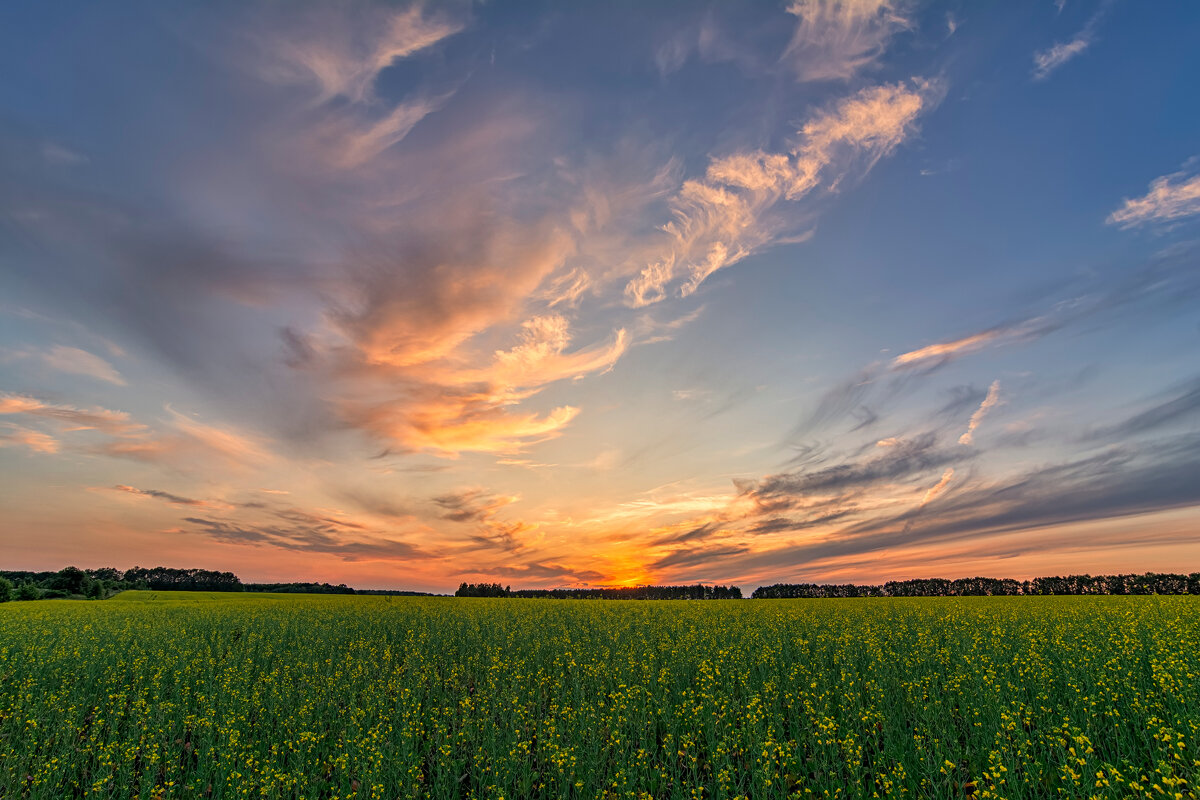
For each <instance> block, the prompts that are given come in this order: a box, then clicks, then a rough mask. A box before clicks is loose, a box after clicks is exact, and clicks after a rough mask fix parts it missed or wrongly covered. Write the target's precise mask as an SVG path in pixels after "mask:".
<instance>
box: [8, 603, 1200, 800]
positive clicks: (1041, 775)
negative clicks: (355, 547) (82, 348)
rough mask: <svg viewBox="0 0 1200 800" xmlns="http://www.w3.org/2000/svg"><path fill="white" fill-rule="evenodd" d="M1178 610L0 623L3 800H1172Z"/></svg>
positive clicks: (575, 607) (1179, 721)
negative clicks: (898, 799)
mask: <svg viewBox="0 0 1200 800" xmlns="http://www.w3.org/2000/svg"><path fill="white" fill-rule="evenodd" d="M1197 612H1200V598H1194V597H1014V598H919V599H918V598H913V599H868V600H798V601H754V602H727V603H715V602H710V603H700V602H687V601H659V602H647V601H613V602H596V601H539V600H483V599H479V600H476V599H454V598H396V599H390V598H380V597H345V596H296V595H231V594H230V595H219V594H213V595H206V594H190V593H152V592H129V593H126V594H123V595H120V596H118V597H117V598H114V599H112V600H109V601H106V602H103V603H72V602H69V601H41V602H30V603H21V604H15V603H14V604H5V605H0V798H5V800H7V799H8V798H34V799H36V798H62V797H88V798H91V797H103V798H131V797H136V798H193V797H194V798H243V797H245V798H249V797H254V798H314V799H315V798H459V797H461V798H497V799H499V798H505V800H524V798H605V799H606V800H607V799H609V798H613V799H615V798H645V799H646V800H649V799H650V798H663V799H666V798H680V799H681V798H705V799H709V798H811V797H821V798H834V797H837V798H857V797H868V798H870V797H913V798H960V799H961V798H979V800H983V799H984V798H1025V797H1029V798H1034V797H1037V798H1042V797H1045V798H1050V797H1054V798H1059V797H1070V798H1127V797H1139V798H1140V797H1147V798H1177V799H1178V800H1182V798H1191V797H1196V796H1197V791H1200V790H1198V789H1197V788H1196V786H1197V781H1200V752H1198V749H1197V748H1198V744H1200V737H1198V732H1200V680H1198V678H1200V613H1197Z"/></svg>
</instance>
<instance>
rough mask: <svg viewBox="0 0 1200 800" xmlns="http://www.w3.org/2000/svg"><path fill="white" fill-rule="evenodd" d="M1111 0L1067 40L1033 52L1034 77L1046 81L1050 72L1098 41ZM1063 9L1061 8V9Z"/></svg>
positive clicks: (1036, 79)
mask: <svg viewBox="0 0 1200 800" xmlns="http://www.w3.org/2000/svg"><path fill="white" fill-rule="evenodd" d="M1109 5H1111V3H1110V2H1105V3H1104V4H1103V5H1101V6H1100V10H1099V11H1097V12H1096V13H1095V14H1093V15H1092V16H1091V17H1089V18H1088V21H1087V22H1086V23H1084V26H1083V28H1082V29H1080V31H1079V33H1077V34H1075V37H1074V38H1072V39H1071V40H1070V41H1067V42H1057V43H1055V44H1054V46H1053V47H1050V48H1048V49H1046V50H1041V51H1039V52H1037V53H1034V54H1033V79H1034V80H1035V81H1044V80H1045V79H1046V78H1048V77H1050V73H1052V72H1054V71H1055V70H1056V69H1058V68H1059V67H1061V66H1062V65H1063V64H1066V63H1067V62H1068V61H1070V60H1071V59H1073V58H1075V57H1076V56H1078V55H1079V54H1080V53H1082V52H1083V51H1084V50H1087V49H1088V48H1089V47H1091V46H1092V44H1093V43H1094V42H1095V41H1096V29H1097V28H1098V27H1099V26H1100V21H1101V20H1102V19H1103V18H1104V14H1105V13H1106V12H1107V11H1108V6H1109ZM1059 10H1060V11H1061V8H1060V9H1059Z"/></svg>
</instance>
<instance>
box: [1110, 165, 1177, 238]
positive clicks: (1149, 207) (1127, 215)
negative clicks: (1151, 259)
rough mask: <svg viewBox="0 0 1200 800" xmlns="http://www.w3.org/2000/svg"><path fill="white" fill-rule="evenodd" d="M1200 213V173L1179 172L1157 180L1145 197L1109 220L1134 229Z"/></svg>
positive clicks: (1126, 206)
mask: <svg viewBox="0 0 1200 800" xmlns="http://www.w3.org/2000/svg"><path fill="white" fill-rule="evenodd" d="M1197 214H1200V174H1196V175H1191V176H1188V175H1187V174H1186V173H1184V172H1176V173H1173V174H1171V175H1164V176H1162V177H1161V178H1155V179H1154V180H1153V181H1151V182H1150V191H1148V192H1146V194H1145V195H1143V196H1142V197H1137V198H1134V199H1126V200H1125V204H1124V205H1123V206H1121V207H1120V208H1119V209H1117V210H1116V211H1114V212H1113V213H1111V214H1109V215H1108V219H1106V220H1105V222H1107V223H1108V224H1109V225H1120V226H1121V227H1122V228H1132V227H1135V226H1137V225H1146V224H1150V223H1159V222H1172V221H1174V220H1179V219H1183V218H1185V217H1193V216H1196V215H1197Z"/></svg>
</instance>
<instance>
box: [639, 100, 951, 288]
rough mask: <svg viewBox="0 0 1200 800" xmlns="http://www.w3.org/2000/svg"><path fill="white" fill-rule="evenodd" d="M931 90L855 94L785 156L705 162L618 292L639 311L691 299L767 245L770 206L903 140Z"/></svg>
mask: <svg viewBox="0 0 1200 800" xmlns="http://www.w3.org/2000/svg"><path fill="white" fill-rule="evenodd" d="M940 91H941V90H940V85H939V84H937V83H935V82H929V81H914V82H913V83H911V84H891V85H884V86H876V87H872V88H869V89H863V90H862V91H859V92H857V93H855V94H854V95H851V96H850V97H847V98H844V99H842V100H841V101H839V102H837V103H835V104H834V105H833V106H831V107H830V108H828V109H826V110H824V111H822V112H820V113H817V114H815V115H814V116H813V117H811V118H810V119H809V121H808V122H806V123H805V124H804V126H803V127H802V128H801V129H800V131H799V132H798V134H797V141H796V143H795V145H794V146H793V147H792V148H791V150H790V151H789V152H767V151H764V150H753V151H742V152H736V153H733V154H731V155H728V156H722V157H718V158H713V159H712V160H711V161H710V162H709V165H708V170H707V172H706V174H705V178H704V179H703V180H700V179H693V180H688V181H685V182H684V184H683V186H682V188H681V189H680V190H679V192H678V194H676V196H675V197H674V199H673V200H672V202H671V210H672V214H673V219H672V220H671V222H669V223H667V224H666V225H664V226H663V228H662V232H663V234H665V236H666V238H667V245H666V247H664V248H663V249H662V250H661V251H660V252H659V253H658V254H656V255H655V256H652V257H651V259H650V263H648V264H647V265H646V266H645V267H643V268H642V269H641V271H640V272H639V273H638V275H637V276H636V277H634V278H633V279H632V280H630V281H629V282H628V283H627V284H626V286H625V298H626V302H627V303H628V304H629V305H631V306H633V307H635V308H639V307H642V306H647V305H650V304H652V303H657V302H660V301H662V300H664V299H665V298H666V297H667V296H668V295H667V292H668V287H669V286H671V285H672V284H676V283H678V289H677V292H678V294H679V295H680V296H683V297H686V296H687V295H690V294H692V293H693V292H695V291H696V289H697V288H698V287H699V286H700V284H701V283H703V282H704V281H705V279H707V278H708V277H709V276H710V275H712V274H713V273H714V272H716V271H717V270H719V269H722V268H724V267H727V266H730V265H732V264H736V263H737V262H738V261H741V260H742V259H744V258H746V257H747V256H748V255H750V254H752V253H754V252H757V251H758V250H761V249H762V248H763V247H766V246H767V245H769V244H771V243H773V242H774V241H776V240H777V239H778V238H779V237H780V236H781V235H782V234H783V233H784V232H785V231H786V230H787V229H788V227H789V226H790V225H794V221H793V220H792V218H791V215H786V214H785V215H782V216H779V215H777V214H776V211H777V206H778V204H779V203H781V202H783V201H788V202H794V201H797V200H799V199H801V198H802V197H804V196H806V195H808V194H810V193H811V192H813V191H814V190H816V189H817V188H819V187H821V186H822V185H823V186H825V188H826V189H827V190H831V191H832V190H834V189H836V188H837V187H838V186H839V185H840V184H841V183H842V182H843V181H845V180H847V179H848V177H849V175H850V172H851V170H852V169H853V168H855V167H857V168H858V170H859V172H860V174H865V173H866V172H868V171H870V169H871V167H873V166H874V165H875V164H876V163H877V162H878V161H879V160H880V159H881V158H884V157H885V156H887V155H889V154H890V153H892V152H893V151H894V150H895V149H896V148H897V147H899V146H900V144H901V143H902V142H903V141H904V140H905V139H906V138H907V137H908V136H909V134H910V133H911V132H912V129H913V125H914V123H915V121H916V119H917V117H918V116H919V115H920V114H921V113H922V112H923V111H925V110H927V109H928V108H929V107H930V106H931V105H933V104H935V103H936V101H937V99H938V97H939V93H940Z"/></svg>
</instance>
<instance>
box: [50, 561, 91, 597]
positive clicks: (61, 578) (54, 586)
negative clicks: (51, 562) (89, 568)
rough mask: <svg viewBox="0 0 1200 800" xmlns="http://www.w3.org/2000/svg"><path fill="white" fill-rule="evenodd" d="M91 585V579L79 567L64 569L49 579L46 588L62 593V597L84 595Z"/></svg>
mask: <svg viewBox="0 0 1200 800" xmlns="http://www.w3.org/2000/svg"><path fill="white" fill-rule="evenodd" d="M91 583H92V579H91V577H89V576H88V574H87V573H86V572H84V571H83V570H81V569H80V568H79V567H65V568H63V569H61V570H59V572H58V574H57V575H55V576H54V577H53V578H51V579H50V583H49V586H47V587H46V588H47V589H49V590H51V591H59V592H62V593H63V594H64V595H72V594H86V592H87V589H88V586H89V584H91Z"/></svg>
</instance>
